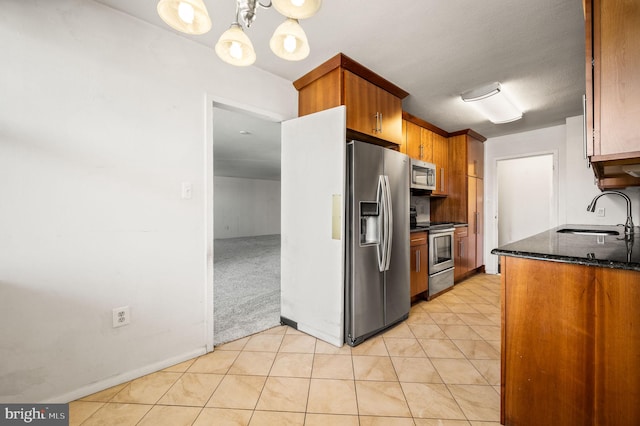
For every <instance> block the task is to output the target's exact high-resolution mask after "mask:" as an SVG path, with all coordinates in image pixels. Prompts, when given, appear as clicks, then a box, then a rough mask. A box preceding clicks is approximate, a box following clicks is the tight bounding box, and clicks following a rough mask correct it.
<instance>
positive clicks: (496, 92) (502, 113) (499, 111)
mask: <svg viewBox="0 0 640 426" xmlns="http://www.w3.org/2000/svg"><path fill="white" fill-rule="evenodd" d="M461 97H462V100H463V101H465V102H471V105H474V106H475V107H476V108H477V109H478V111H480V112H481V113H482V114H483V115H484V116H485V117H487V118H488V119H489V120H490V121H491V122H492V123H495V124H501V123H510V122H512V121H516V120H519V119H521V118H522V111H520V110H519V109H518V108H517V107H516V106H515V105H514V103H513V101H512V100H511V99H510V98H509V97H508V96H507V95H506V94H505V93H504V90H503V89H502V86H501V85H500V83H498V82H496V83H491V84H489V85H487V86H484V87H481V88H478V89H474V90H470V91H468V92H465V93H463V94H462V95H461Z"/></svg>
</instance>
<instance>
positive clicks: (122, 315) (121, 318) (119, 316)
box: [113, 306, 131, 328]
mask: <svg viewBox="0 0 640 426" xmlns="http://www.w3.org/2000/svg"><path fill="white" fill-rule="evenodd" d="M130 321H131V314H130V313H129V307H128V306H122V307H120V308H114V309H113V328H116V327H122V326H123V325H127V324H129V322H130Z"/></svg>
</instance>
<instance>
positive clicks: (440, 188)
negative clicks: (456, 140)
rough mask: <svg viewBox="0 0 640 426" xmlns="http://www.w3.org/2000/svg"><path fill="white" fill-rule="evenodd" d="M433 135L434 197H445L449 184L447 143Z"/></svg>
mask: <svg viewBox="0 0 640 426" xmlns="http://www.w3.org/2000/svg"><path fill="white" fill-rule="evenodd" d="M432 134H433V162H434V163H435V165H436V182H437V187H436V189H435V190H434V191H433V194H434V195H447V190H448V182H449V177H448V176H449V175H448V173H449V142H448V140H447V138H445V137H443V136H440V135H438V134H437V133H432Z"/></svg>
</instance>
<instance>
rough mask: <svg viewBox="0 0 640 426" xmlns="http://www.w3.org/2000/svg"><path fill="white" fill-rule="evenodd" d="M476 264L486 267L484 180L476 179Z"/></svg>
mask: <svg viewBox="0 0 640 426" xmlns="http://www.w3.org/2000/svg"><path fill="white" fill-rule="evenodd" d="M474 180H475V181H476V250H475V251H476V263H475V268H479V267H480V266H482V265H484V179H480V178H476V179H474Z"/></svg>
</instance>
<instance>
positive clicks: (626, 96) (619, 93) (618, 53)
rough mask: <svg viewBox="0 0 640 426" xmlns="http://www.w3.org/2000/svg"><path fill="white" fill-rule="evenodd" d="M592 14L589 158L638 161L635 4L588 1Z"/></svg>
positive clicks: (638, 23) (638, 17)
mask: <svg viewBox="0 0 640 426" xmlns="http://www.w3.org/2000/svg"><path fill="white" fill-rule="evenodd" d="M592 14H593V40H594V43H593V55H594V69H593V77H594V81H593V84H594V87H593V89H594V99H593V102H594V105H593V111H594V114H593V121H594V123H593V125H594V131H595V132H594V137H595V154H596V155H613V156H616V157H618V158H625V157H638V156H640V132H638V128H637V127H638V124H637V121H638V117H640V101H639V99H640V79H639V78H638V70H639V69H640V43H639V42H638V40H640V7H638V3H637V1H629V0H607V1H604V0H593V10H592ZM587 51H588V49H587ZM633 152H635V154H633V155H625V154H632V153H633Z"/></svg>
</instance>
